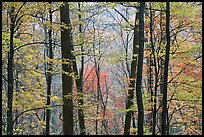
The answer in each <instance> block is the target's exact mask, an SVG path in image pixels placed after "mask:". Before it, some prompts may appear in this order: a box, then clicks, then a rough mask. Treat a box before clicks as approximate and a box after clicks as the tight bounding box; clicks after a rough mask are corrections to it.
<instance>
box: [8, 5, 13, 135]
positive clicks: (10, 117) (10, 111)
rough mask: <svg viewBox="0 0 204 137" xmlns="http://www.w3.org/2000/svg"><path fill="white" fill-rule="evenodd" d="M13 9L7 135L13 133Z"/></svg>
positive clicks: (11, 16)
mask: <svg viewBox="0 0 204 137" xmlns="http://www.w3.org/2000/svg"><path fill="white" fill-rule="evenodd" d="M14 11H15V8H14V7H11V10H10V19H11V23H10V51H9V53H8V67H7V69H8V109H7V135H13V106H12V104H13V84H14V78H13V58H14V43H13V36H14V21H15V20H14Z"/></svg>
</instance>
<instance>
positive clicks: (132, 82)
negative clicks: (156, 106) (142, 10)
mask: <svg viewBox="0 0 204 137" xmlns="http://www.w3.org/2000/svg"><path fill="white" fill-rule="evenodd" d="M138 17H139V16H138V12H137V13H136V16H135V28H134V39H133V55H132V62H131V70H130V84H129V90H128V97H127V104H126V109H130V108H131V107H132V106H133V101H132V100H133V95H134V89H135V79H136V66H137V55H138V47H137V46H138V45H139V26H138V24H137V20H138ZM131 115H133V112H132V110H128V112H127V113H126V115H125V128H124V135H129V134H130V123H131ZM133 123H134V122H133Z"/></svg>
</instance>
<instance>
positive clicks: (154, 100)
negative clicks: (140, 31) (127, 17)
mask: <svg viewBox="0 0 204 137" xmlns="http://www.w3.org/2000/svg"><path fill="white" fill-rule="evenodd" d="M152 19H153V15H152V11H151V4H150V42H151V47H152V53H153V65H152V66H154V71H155V74H154V75H155V80H154V81H155V85H154V95H153V96H154V99H152V100H153V104H154V107H153V117H152V135H155V134H156V114H157V88H158V84H157V83H158V69H157V59H156V56H155V47H154V43H153V20H152ZM151 97H152V95H151Z"/></svg>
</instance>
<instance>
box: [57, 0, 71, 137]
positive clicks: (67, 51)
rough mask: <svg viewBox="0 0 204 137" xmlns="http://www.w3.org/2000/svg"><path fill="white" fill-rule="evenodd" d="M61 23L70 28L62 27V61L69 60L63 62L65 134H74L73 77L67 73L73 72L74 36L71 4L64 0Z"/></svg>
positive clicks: (61, 9)
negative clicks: (72, 35)
mask: <svg viewBox="0 0 204 137" xmlns="http://www.w3.org/2000/svg"><path fill="white" fill-rule="evenodd" d="M60 19H61V24H65V25H68V28H64V27H62V30H61V52H62V61H63V62H64V61H68V62H69V64H67V63H66V64H64V63H63V64H62V71H63V72H62V94H63V134H64V135H73V102H72V97H70V96H69V95H72V87H73V78H72V76H69V75H67V74H65V73H64V72H66V73H71V72H72V65H71V64H72V63H71V60H72V46H73V44H72V37H71V28H70V27H71V24H70V18H69V4H68V3H67V2H64V3H63V5H62V6H61V7H60Z"/></svg>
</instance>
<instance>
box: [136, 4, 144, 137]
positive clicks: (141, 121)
mask: <svg viewBox="0 0 204 137" xmlns="http://www.w3.org/2000/svg"><path fill="white" fill-rule="evenodd" d="M144 8H145V2H140V11H139V13H140V14H139V15H140V16H139V17H140V18H139V32H140V43H139V56H138V68H137V80H136V96H137V106H138V135H143V132H144V129H143V125H144V108H143V101H142V91H141V89H142V67H143V56H144Z"/></svg>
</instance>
